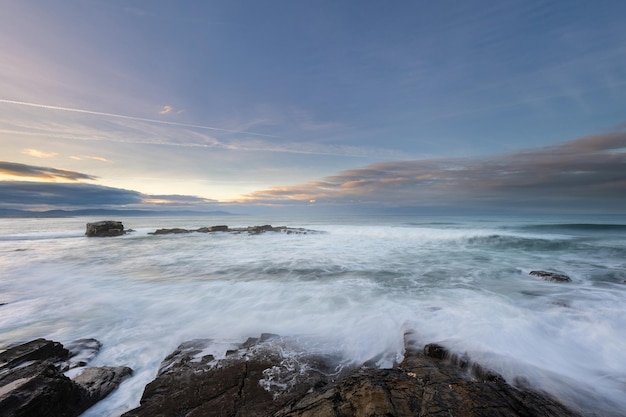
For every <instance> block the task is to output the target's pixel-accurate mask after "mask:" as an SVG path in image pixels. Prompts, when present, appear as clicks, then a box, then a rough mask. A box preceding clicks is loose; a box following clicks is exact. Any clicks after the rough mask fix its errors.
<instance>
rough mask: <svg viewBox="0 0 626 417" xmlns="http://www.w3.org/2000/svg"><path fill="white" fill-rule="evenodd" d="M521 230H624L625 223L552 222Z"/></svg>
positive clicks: (625, 228) (529, 226)
mask: <svg viewBox="0 0 626 417" xmlns="http://www.w3.org/2000/svg"><path fill="white" fill-rule="evenodd" d="M521 229H522V230H528V231H542V232H550V231H555V232H626V224H614V223H553V224H549V223H548V224H535V225H528V226H522V227H521Z"/></svg>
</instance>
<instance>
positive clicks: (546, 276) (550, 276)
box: [529, 271, 571, 282]
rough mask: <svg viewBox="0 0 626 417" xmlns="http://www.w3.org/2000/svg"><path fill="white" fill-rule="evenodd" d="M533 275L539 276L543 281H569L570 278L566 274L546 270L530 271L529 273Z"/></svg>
mask: <svg viewBox="0 0 626 417" xmlns="http://www.w3.org/2000/svg"><path fill="white" fill-rule="evenodd" d="M529 275H532V276H535V277H539V278H541V279H542V280H544V281H550V282H570V281H571V278H570V277H568V276H567V275H563V274H557V273H556V272H548V271H530V274H529Z"/></svg>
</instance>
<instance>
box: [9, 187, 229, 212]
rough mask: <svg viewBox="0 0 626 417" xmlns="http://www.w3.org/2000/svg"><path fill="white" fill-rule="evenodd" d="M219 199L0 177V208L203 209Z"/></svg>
mask: <svg viewBox="0 0 626 417" xmlns="http://www.w3.org/2000/svg"><path fill="white" fill-rule="evenodd" d="M217 203H218V202H217V201H215V200H210V199H206V198H202V197H196V196H188V195H149V194H143V193H140V192H138V191H133V190H126V189H122V188H114V187H105V186H101V185H95V184H84V183H47V182H32V181H0V208H2V207H4V208H19V209H40V208H62V209H76V208H100V207H106V208H115V207H119V206H123V207H125V208H129V207H132V208H136V209H187V210H189V209H203V208H207V207H211V208H213V207H214V206H215V205H216V204H217Z"/></svg>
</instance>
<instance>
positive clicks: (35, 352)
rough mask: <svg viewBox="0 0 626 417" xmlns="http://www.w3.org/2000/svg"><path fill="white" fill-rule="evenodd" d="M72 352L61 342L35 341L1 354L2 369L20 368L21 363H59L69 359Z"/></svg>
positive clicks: (12, 347)
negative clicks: (48, 361) (38, 361)
mask: <svg viewBox="0 0 626 417" xmlns="http://www.w3.org/2000/svg"><path fill="white" fill-rule="evenodd" d="M69 357H70V352H69V351H68V350H67V349H65V348H64V347H63V345H62V344H60V343H59V342H53V341H51V340H46V339H35V340H31V341H30V342H26V343H23V344H20V345H16V346H10V347H9V349H7V350H5V351H4V352H0V369H2V370H5V369H9V368H13V367H15V366H18V365H19V364H21V363H24V362H29V361H36V360H50V361H53V362H59V361H62V360H65V359H69Z"/></svg>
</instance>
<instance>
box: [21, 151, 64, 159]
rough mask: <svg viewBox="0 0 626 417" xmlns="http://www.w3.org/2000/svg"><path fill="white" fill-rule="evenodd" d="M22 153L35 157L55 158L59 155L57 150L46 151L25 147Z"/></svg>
mask: <svg viewBox="0 0 626 417" xmlns="http://www.w3.org/2000/svg"><path fill="white" fill-rule="evenodd" d="M22 153H23V154H25V155H30V156H34V157H35V158H53V157H55V156H57V155H58V153H56V152H44V151H40V150H37V149H24V150H23V151H22Z"/></svg>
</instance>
